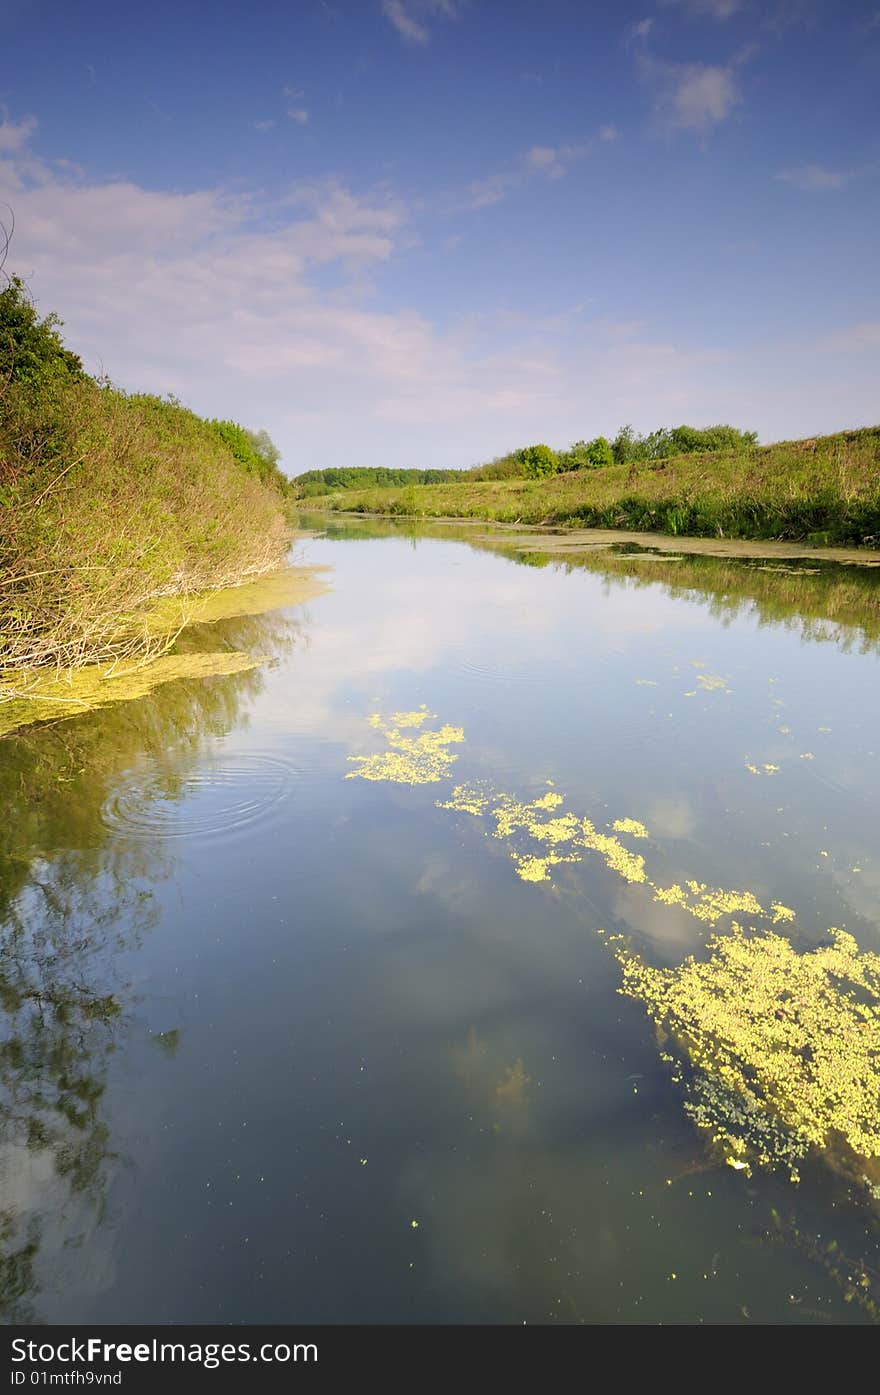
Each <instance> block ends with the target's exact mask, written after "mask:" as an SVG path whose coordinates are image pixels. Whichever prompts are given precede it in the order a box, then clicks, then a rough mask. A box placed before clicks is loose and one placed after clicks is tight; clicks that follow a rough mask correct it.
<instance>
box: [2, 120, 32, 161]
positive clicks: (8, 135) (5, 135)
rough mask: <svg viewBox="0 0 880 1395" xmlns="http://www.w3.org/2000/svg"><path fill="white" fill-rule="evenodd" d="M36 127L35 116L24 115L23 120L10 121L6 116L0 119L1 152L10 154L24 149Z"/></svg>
mask: <svg viewBox="0 0 880 1395" xmlns="http://www.w3.org/2000/svg"><path fill="white" fill-rule="evenodd" d="M36 129H37V118H36V117H35V116H25V117H22V119H21V121H9V120H8V119H7V118H5V117H4V119H3V120H2V121H0V154H4V155H8V154H11V153H13V152H14V151H16V150H21V149H23V148H24V146H25V145H27V143H28V141H29V140H30V138H31V136H32V135H33V134H34V131H35V130H36Z"/></svg>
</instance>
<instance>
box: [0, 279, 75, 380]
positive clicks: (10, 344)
mask: <svg viewBox="0 0 880 1395" xmlns="http://www.w3.org/2000/svg"><path fill="white" fill-rule="evenodd" d="M60 328H61V320H59V318H58V316H57V315H54V314H53V315H46V317H45V318H44V319H42V320H41V319H40V318H39V316H38V314H37V311H36V308H35V306H34V304H33V302H32V301H31V299H30V296H29V295H28V293H27V287H26V286H25V284H24V282H23V281H22V280H20V278H19V277H18V276H12V277H10V278H9V280H8V281H7V283H6V285H5V286H4V288H3V290H2V291H0V389H2V386H3V385H4V384H6V383H28V384H31V385H36V384H40V383H45V382H47V381H48V379H50V378H52V377H61V378H63V379H81V378H84V377H85V372H84V370H83V366H82V361H81V359H80V358H79V357H78V356H77V355H76V354H75V353H72V352H71V350H70V349H67V348H65V346H64V344H63V342H62V339H61V335H60V334H59V333H58V331H59V329H60Z"/></svg>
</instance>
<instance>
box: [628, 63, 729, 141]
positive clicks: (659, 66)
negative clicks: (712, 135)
mask: <svg viewBox="0 0 880 1395" xmlns="http://www.w3.org/2000/svg"><path fill="white" fill-rule="evenodd" d="M736 66H737V64H736V62H731V63H729V64H727V65H726V66H721V65H719V64H715V63H667V62H664V61H662V60H661V59H657V58H652V57H649V56H647V55H642V57H641V58H640V68H641V71H642V75H643V76H644V77H645V78H647V79H648V81H650V82H652V83H654V84H655V86H656V87H657V89H658V96H657V103H656V117H657V122H658V124H659V126H660V129H661V130H664V131H666V132H672V131H692V132H694V133H695V134H696V135H701V136H706V135H708V133H709V132H710V131H711V130H712V128H713V127H714V126H718V125H720V123H721V122H722V121H726V120H727V118H728V117H729V116H730V114H731V112H732V111H733V110H734V108H735V107H737V106H738V105H739V104H740V103H741V102H742V93H741V91H740V87H739V82H738V79H737V73H736Z"/></svg>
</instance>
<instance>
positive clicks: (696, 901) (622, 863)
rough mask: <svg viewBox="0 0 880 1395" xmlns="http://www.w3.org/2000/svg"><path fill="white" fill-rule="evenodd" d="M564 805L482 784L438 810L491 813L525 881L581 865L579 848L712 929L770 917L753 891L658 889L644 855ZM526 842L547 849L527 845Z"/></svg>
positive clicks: (628, 828)
mask: <svg viewBox="0 0 880 1395" xmlns="http://www.w3.org/2000/svg"><path fill="white" fill-rule="evenodd" d="M564 803H565V800H564V797H563V796H562V795H561V794H559V793H558V792H557V791H556V790H550V791H548V792H547V793H546V794H544V795H541V796H540V798H538V799H533V800H532V801H531V802H522V801H520V800H517V799H514V798H513V796H512V795H509V794H501V793H495V792H492V791H491V790H489V789H487V787H486V786H484V785H475V784H461V785H456V786H455V787H454V788H453V791H452V794H451V796H450V798H449V799H445V800H438V801H437V807H438V808H440V809H452V810H454V811H456V812H458V813H464V814H471V815H473V816H474V817H475V818H482V817H484V816H485V815H489V816H490V817H491V818H492V819H493V820H494V822H495V828H494V830H493V836H494V837H495V838H500V839H503V840H506V841H507V842H508V843H510V845H511V846H510V856H511V857H512V859H513V861H514V862H515V864H516V871H517V875H518V876H519V877H521V878H522V880H523V881H528V882H546V881H549V880H550V870H551V868H552V867H554V866H556V865H558V864H559V863H561V862H577V861H579V859H580V858H581V856H582V855H583V854H582V851H581V850H586V851H588V852H596V853H598V854H599V855H600V857H601V858H602V860H603V861H604V863H605V865H606V867H608V868H609V870H610V871H612V872H616V873H617V875H618V876H619V877H622V878H623V880H624V881H627V882H630V883H644V884H645V885H646V886H647V887H649V888H650V890H651V891H652V892H653V896H654V900H655V901H659V902H661V903H662V904H664V905H667V906H678V907H679V908H680V909H681V910H684V911H687V913H688V914H689V915H692V916H693V917H694V918H695V919H696V920H700V921H703V922H704V923H705V924H709V925H714V924H716V922H717V921H719V920H720V919H721V917H722V916H724V915H731V914H735V913H736V912H738V911H743V912H747V913H748V914H749V915H755V916H763V915H766V914H767V912H766V911H765V909H764V907H763V906H762V905H761V903H760V902H759V901H758V899H757V897H756V896H755V895H754V893H753V892H751V891H736V890H734V891H730V890H725V889H724V888H723V887H710V886H707V884H706V883H705V882H698V881H687V882H685V884H684V886H681V885H680V884H679V883H677V882H676V883H674V884H673V885H672V886H667V887H664V886H658V885H657V884H656V883H655V882H653V881H651V879H650V878H649V877H648V874H647V871H646V869H645V859H644V857H642V856H641V854H639V853H634V852H631V851H630V849H629V848H627V847H625V846H624V844H623V843H622V842H621V841H620V839H619V838H617V837H615V836H614V835H613V834H608V833H600V832H599V831H598V830H597V829H596V828H595V827H594V825H593V824H592V822H591V821H590V820H589V819H586V818H582V817H580V816H579V815H577V814H573V813H565V812H564V811H563V809H562V806H563V805H564ZM611 826H612V828H613V829H614V830H615V832H617V833H624V834H629V835H630V836H631V837H634V838H647V837H648V836H649V834H648V830H647V828H646V827H645V825H644V824H643V823H641V822H640V821H639V820H638V819H632V818H620V819H615V820H614V823H613V824H612V825H611ZM524 840H525V841H526V842H527V843H528V841H531V843H532V844H536V843H537V844H539V845H543V847H538V848H535V847H534V846H532V847H528V846H526V847H523V846H522V844H523V841H524ZM777 906H778V903H774V908H773V909H774V911H775V910H776V908H777ZM780 909H781V911H782V912H783V914H782V916H781V917H780V918H782V919H784V918H785V912H786V908H785V907H782V908H780ZM791 915H792V916H793V915H794V913H793V912H791Z"/></svg>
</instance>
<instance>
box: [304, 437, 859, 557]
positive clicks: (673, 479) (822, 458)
mask: <svg viewBox="0 0 880 1395" xmlns="http://www.w3.org/2000/svg"><path fill="white" fill-rule="evenodd" d="M309 508H312V509H318V510H322V511H326V510H340V511H345V512H356V513H373V514H390V515H398V516H409V517H417V518H419V517H420V518H444V517H445V518H485V519H489V520H493V521H495V522H499V523H527V524H544V525H564V526H570V527H578V528H625V529H634V530H636V531H639V532H660V533H670V534H672V535H690V536H692V537H724V538H748V539H761V540H769V539H782V540H791V541H801V542H809V543H811V544H814V545H824V544H856V545H859V544H862V545H874V546H878V545H880V427H865V428H863V429H861V430H856V431H843V432H839V433H838V434H836V435H834V436H821V437H817V438H815V439H811V440H804V441H782V442H779V443H777V444H775V445H769V446H753V447H750V448H747V449H744V450H736V451H715V452H709V453H706V454H701V455H681V456H676V457H673V458H671V459H668V460H655V461H646V462H641V463H639V464H634V465H609V466H606V467H604V468H602V469H598V470H576V471H570V472H569V473H567V474H561V475H555V476H551V477H550V478H547V479H541V480H525V479H509V480H487V481H476V482H462V483H460V484H459V483H456V484H442V485H423V486H412V485H410V486H408V487H407V488H405V489H366V490H355V489H347V490H344V491H338V492H336V493H333V494H326V495H323V496H320V497H318V498H312V499H310V500H309Z"/></svg>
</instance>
